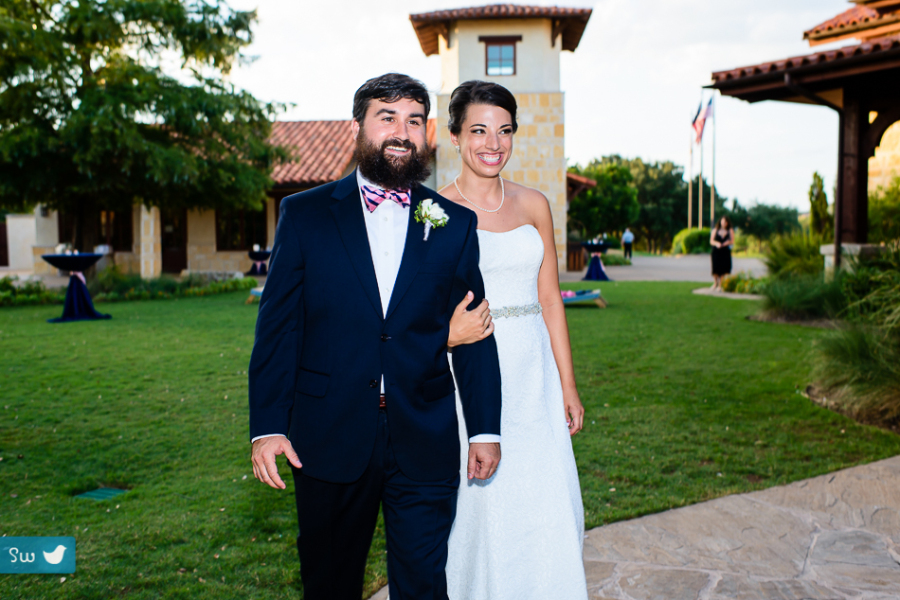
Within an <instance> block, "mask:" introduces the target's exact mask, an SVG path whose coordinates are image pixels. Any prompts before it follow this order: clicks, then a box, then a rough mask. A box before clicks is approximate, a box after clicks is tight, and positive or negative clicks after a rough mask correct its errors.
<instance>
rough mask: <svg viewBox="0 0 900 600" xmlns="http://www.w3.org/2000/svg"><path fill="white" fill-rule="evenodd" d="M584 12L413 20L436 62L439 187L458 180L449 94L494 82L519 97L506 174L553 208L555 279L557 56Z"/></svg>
mask: <svg viewBox="0 0 900 600" xmlns="http://www.w3.org/2000/svg"><path fill="white" fill-rule="evenodd" d="M590 16H591V9H589V8H560V7H546V6H520V5H516V4H496V5H491V6H479V7H473V8H462V9H453V10H440V11H435V12H430V13H420V14H413V15H410V17H409V18H410V21H411V22H412V25H413V27H414V28H415V30H416V35H417V36H418V38H419V43H420V44H421V46H422V51H423V52H425V55H426V56H430V55H433V54H439V55H440V57H441V75H442V78H441V88H440V90H439V91H438V96H437V168H436V171H437V187H438V189H440V188H442V187H444V186H445V185H447V184H449V183H450V182H451V181H453V178H454V177H456V175H457V174H458V173H459V168H460V165H459V161H460V159H459V156H457V154H456V152H454V151H453V145H452V144H451V142H450V132H449V130H448V129H447V123H448V111H447V108H448V106H449V104H450V94H451V92H453V90H454V89H455V88H456V86H458V85H459V84H460V83H463V82H465V81H469V80H472V79H480V80H483V81H493V82H495V83H499V84H500V85H503V86H504V87H506V88H507V89H509V90H510V91H511V92H512V93H513V94H514V95H515V97H516V102H517V103H518V107H519V113H518V122H519V129H518V132H517V133H516V136H515V145H514V148H513V155H512V158H510V160H509V162H508V163H507V165H506V168H505V169H504V171H503V177H505V178H506V179H508V180H511V181H515V182H517V183H521V184H523V185H527V186H529V187H533V188H536V189H539V190H540V191H541V192H543V193H544V195H546V196H547V199H548V200H549V201H550V208H551V211H552V213H553V225H554V233H555V237H556V254H557V259H558V262H559V268H560V271H564V270H565V268H566V216H567V206H566V157H565V152H564V148H565V145H564V144H565V118H564V113H563V92H562V90H561V89H560V86H559V53H560V52H562V51H563V50H568V51H574V50H575V48H576V47H578V43H579V42H580V41H581V36H582V33H583V32H584V28H585V26H586V25H587V22H588V19H590Z"/></svg>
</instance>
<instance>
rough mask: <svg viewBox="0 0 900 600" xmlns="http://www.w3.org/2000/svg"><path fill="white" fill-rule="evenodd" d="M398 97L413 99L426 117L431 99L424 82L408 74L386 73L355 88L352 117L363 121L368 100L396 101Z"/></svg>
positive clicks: (359, 121) (360, 121)
mask: <svg viewBox="0 0 900 600" xmlns="http://www.w3.org/2000/svg"><path fill="white" fill-rule="evenodd" d="M400 99H405V100H415V101H416V102H418V103H419V104H421V105H422V106H423V107H424V113H425V118H426V119H427V118H428V111H429V110H431V100H430V99H429V98H428V90H427V89H426V88H425V84H423V83H422V82H421V81H419V80H418V79H413V78H412V77H410V76H409V75H402V74H400V73H386V74H385V75H381V76H380V77H373V78H372V79H370V80H368V81H367V82H365V83H364V84H362V85H361V86H360V87H359V89H358V90H356V94H355V95H354V96H353V119H354V120H355V121H356V122H357V123H362V122H363V119H365V118H366V110H368V108H369V100H381V101H382V102H396V101H397V100H400Z"/></svg>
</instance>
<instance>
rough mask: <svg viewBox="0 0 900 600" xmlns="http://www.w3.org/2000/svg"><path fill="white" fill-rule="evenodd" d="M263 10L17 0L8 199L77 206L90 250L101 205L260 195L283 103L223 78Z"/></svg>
mask: <svg viewBox="0 0 900 600" xmlns="http://www.w3.org/2000/svg"><path fill="white" fill-rule="evenodd" d="M255 21H256V13H255V12H252V11H249V12H248V11H236V10H232V9H230V8H229V7H228V6H227V5H226V4H225V3H224V2H219V1H206V0H77V1H76V0H4V2H3V5H2V7H0V208H4V209H7V210H10V211H17V212H22V211H27V210H31V209H33V208H34V206H35V205H37V204H41V205H44V206H46V207H48V208H50V209H57V210H60V211H63V212H66V213H68V214H70V215H73V216H74V218H75V231H76V234H75V240H74V243H75V247H76V248H79V249H81V250H87V249H90V248H91V247H92V246H93V245H94V243H95V242H96V241H98V240H97V234H98V232H97V231H96V218H94V215H96V214H97V211H98V210H101V209H107V210H125V209H127V208H130V207H131V206H132V205H133V204H135V203H137V202H142V203H145V204H147V205H154V206H159V207H161V208H195V207H202V208H212V207H223V206H226V207H246V208H251V209H253V208H256V209H258V208H260V207H261V205H262V201H263V199H264V197H265V192H266V190H267V188H268V187H269V186H270V185H271V178H270V175H269V174H270V171H271V168H272V166H273V164H274V161H276V160H278V159H279V157H281V156H282V153H281V152H280V151H279V150H278V149H277V148H273V147H271V146H270V145H269V144H268V143H267V141H266V140H267V138H268V135H269V132H270V128H271V120H272V118H273V117H274V114H275V111H276V110H278V108H279V107H278V106H276V105H273V104H264V103H261V102H260V101H258V100H257V99H256V98H254V97H253V96H252V95H250V94H249V93H247V92H244V91H240V90H236V89H235V88H234V87H233V86H232V85H230V84H228V83H226V82H225V81H224V80H223V75H225V74H227V73H228V72H229V70H230V69H231V68H232V66H233V65H234V64H235V63H237V62H239V61H241V60H242V59H243V56H242V54H241V51H242V49H243V48H245V47H246V46H247V45H248V44H249V43H250V42H251V40H252V33H251V26H252V25H253V24H254V23H255ZM173 58H177V59H178V61H179V62H180V70H179V71H178V72H177V73H174V74H172V73H167V72H165V71H166V69H165V67H166V66H167V65H168V64H170V63H171V61H172V59H173Z"/></svg>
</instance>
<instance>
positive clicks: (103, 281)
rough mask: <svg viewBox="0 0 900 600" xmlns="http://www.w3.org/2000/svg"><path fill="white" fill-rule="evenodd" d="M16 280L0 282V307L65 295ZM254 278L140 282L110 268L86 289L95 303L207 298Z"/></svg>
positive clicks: (249, 284)
mask: <svg viewBox="0 0 900 600" xmlns="http://www.w3.org/2000/svg"><path fill="white" fill-rule="evenodd" d="M15 281H16V278H15V277H13V278H10V277H4V278H2V279H0V306H30V305H34V304H62V303H63V302H64V301H65V298H66V296H65V292H60V293H57V292H49V291H47V290H46V289H45V288H44V284H43V283H41V282H40V281H26V282H23V283H22V284H20V285H18V286H17V285H15V284H14V282H15ZM258 285H259V283H257V281H256V279H253V278H252V277H244V278H242V279H230V280H227V281H212V282H209V281H208V280H206V279H204V278H202V277H198V276H193V277H185V278H184V279H182V280H181V281H178V280H177V279H174V278H173V277H170V276H168V275H163V276H162V277H157V278H154V279H141V277H140V276H139V275H131V274H123V273H122V272H121V271H120V270H119V269H118V268H117V267H115V266H112V267H109V268H106V269H104V270H103V271H101V272H100V273H99V274H98V275H97V278H96V279H95V280H94V281H91V282H90V283H89V284H88V290H89V291H90V292H91V296H93V299H94V302H118V301H120V300H168V299H170V298H176V297H178V296H208V295H210V294H221V293H223V292H234V291H238V290H249V289H252V288H255V287H256V286H258Z"/></svg>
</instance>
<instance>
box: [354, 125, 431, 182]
mask: <svg viewBox="0 0 900 600" xmlns="http://www.w3.org/2000/svg"><path fill="white" fill-rule="evenodd" d="M388 146H398V147H402V148H406V149H408V150H409V154H408V155H406V156H405V157H399V156H389V155H388V154H387V153H386V149H387V147H388ZM429 154H430V153H429V152H428V151H427V150H424V149H422V151H421V152H420V149H419V148H417V147H416V145H415V144H413V143H412V142H410V141H409V140H400V139H396V138H394V139H389V140H385V141H384V142H383V143H382V144H381V146H377V145H375V144H373V143H372V142H370V141H369V139H368V138H367V137H366V135H365V132H364V131H363V130H360V132H359V135H358V137H357V138H356V151H355V152H354V158H356V163H357V165H358V166H359V172H360V173H362V175H363V177H365V178H366V179H368V180H369V181H371V182H372V183H374V184H377V185H379V186H381V187H382V188H384V189H387V190H411V189H413V188H414V187H416V185H417V184H419V183H421V182H423V181H425V180H426V179H428V176H429V175H431V164H430V163H431V156H430V155H429Z"/></svg>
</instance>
